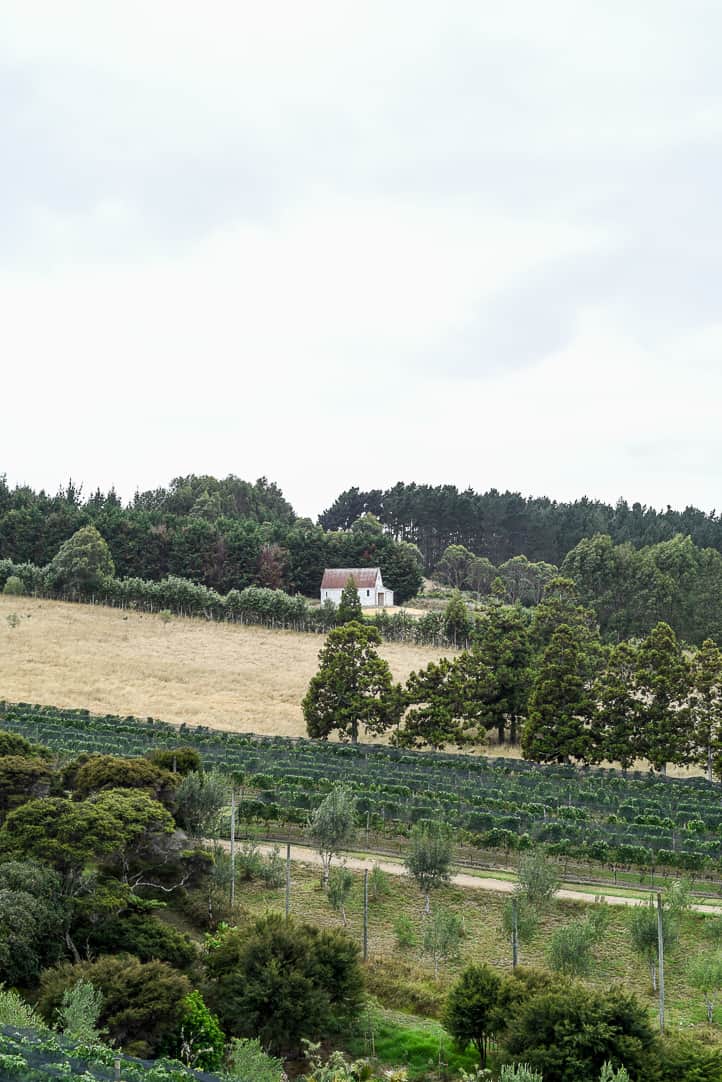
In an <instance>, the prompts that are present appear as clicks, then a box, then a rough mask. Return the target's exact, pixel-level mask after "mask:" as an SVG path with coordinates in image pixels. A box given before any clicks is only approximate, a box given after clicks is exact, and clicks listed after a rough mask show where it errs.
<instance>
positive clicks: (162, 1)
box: [0, 0, 722, 517]
mask: <svg viewBox="0 0 722 1082" xmlns="http://www.w3.org/2000/svg"><path fill="white" fill-rule="evenodd" d="M721 37H722V5H720V4H719V3H718V2H717V0H710V2H706V0H687V2H686V3H685V4H681V3H679V2H678V0H673V2H669V0H649V2H647V0H635V3H633V4H630V3H629V0H621V2H617V0H605V3H604V4H599V3H598V2H596V0H595V2H592V0H569V2H566V0H547V2H545V3H539V0H508V2H507V3H504V4H499V3H498V0H494V2H493V3H492V2H488V0H473V2H469V3H466V2H462V0H445V2H444V3H439V2H438V0H435V2H433V3H430V2H428V0H408V2H407V0H384V2H376V0H364V2H363V3H359V2H358V0H354V2H350V0H304V2H303V3H299V2H298V0H287V2H280V0H276V2H274V0H267V2H266V3H263V4H259V3H257V2H250V0H229V2H225V0H208V2H207V3H205V4H199V3H189V2H184V0H173V2H168V0H153V2H152V3H148V2H147V0H123V3H122V4H121V3H118V2H117V0H87V2H80V0H64V2H63V3H62V4H59V3H57V0H49V2H41V0H4V2H3V3H2V4H1V5H0V364H1V366H2V367H1V369H0V370H1V371H2V376H3V378H2V381H1V383H0V387H2V396H3V399H4V403H3V405H4V408H3V410H2V414H1V415H0V473H2V472H6V473H7V476H8V480H9V481H10V482H12V483H28V484H31V485H33V486H34V487H36V488H39V487H43V488H45V489H46V490H50V491H55V490H56V489H57V488H58V487H59V486H60V485H61V484H62V483H63V482H65V481H67V479H68V478H69V477H72V478H73V479H74V480H75V481H76V482H82V483H83V485H84V489H85V491H86V492H89V491H91V490H93V489H95V488H96V487H98V486H99V487H101V488H102V489H104V490H106V489H108V488H109V487H110V486H111V485H114V486H115V488H116V489H117V491H118V492H119V493H120V494H121V495H122V496H123V497H125V498H130V497H131V496H132V494H133V492H134V491H135V490H136V489H141V490H142V489H147V488H154V487H157V486H158V485H161V484H165V483H167V482H168V481H169V480H170V479H171V478H172V477H175V476H179V475H183V474H187V473H209V474H213V475H215V476H219V477H222V476H225V475H227V474H229V473H234V474H236V475H238V476H240V477H244V478H246V479H248V480H254V479H255V478H257V477H260V476H262V475H264V476H266V477H268V478H269V479H272V480H275V481H276V482H277V483H278V484H279V485H280V486H281V488H282V489H283V491H284V493H285V494H286V496H287V497H288V498H289V499H290V501H291V502H292V503H293V505H294V507H295V509H296V510H297V512H298V513H299V514H302V515H309V516H312V517H315V516H316V515H317V514H318V513H319V512H321V511H322V510H323V509H324V508H325V507H327V506H329V505H330V504H331V503H332V502H333V500H334V498H335V497H336V495H338V493H339V492H341V491H342V490H343V489H346V488H348V487H350V486H352V485H357V486H359V487H361V488H383V487H386V486H389V485H392V484H394V483H395V482H397V481H407V482H410V481H416V482H419V483H421V482H428V483H433V484H439V483H449V484H457V485H459V486H460V487H462V488H465V487H467V486H471V487H473V488H475V489H477V490H479V491H483V490H486V489H488V488H491V487H494V488H498V489H507V488H509V489H512V490H514V491H520V492H522V493H524V494H533V495H547V496H550V497H553V498H557V499H574V498H575V497H580V496H582V495H585V494H586V495H588V496H590V497H594V498H599V499H604V500H607V501H611V502H614V501H616V500H617V499H618V498H620V497H624V498H626V499H628V500H630V501H632V500H639V501H640V502H642V503H646V504H651V505H653V506H657V507H664V506H666V505H667V504H670V505H672V506H673V507H684V506H686V505H688V504H694V505H696V506H698V507H701V508H703V509H705V510H711V509H713V508H719V507H720V505H722V499H720V496H719V492H718V477H719V464H720V462H721V461H722V454H721V452H722V425H721V424H720V420H721V414H722V410H721V406H722V304H721V303H720V282H721V281H722V273H721V272H722V243H721V242H722V200H721V199H720V191H721V190H722V67H721V66H720V64H719V41H720V39H721Z"/></svg>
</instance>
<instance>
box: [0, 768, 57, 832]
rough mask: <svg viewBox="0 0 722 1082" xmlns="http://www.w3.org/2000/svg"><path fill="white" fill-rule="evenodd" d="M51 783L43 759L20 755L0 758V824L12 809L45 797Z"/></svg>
mask: <svg viewBox="0 0 722 1082" xmlns="http://www.w3.org/2000/svg"><path fill="white" fill-rule="evenodd" d="M51 781H52V772H51V770H50V767H49V766H48V764H47V762H46V761H45V760H43V759H29V758H25V757H24V756H20V755H4V756H2V757H0V822H2V820H3V819H4V818H5V816H6V815H7V814H8V812H9V811H10V810H11V809H12V808H17V807H19V806H20V805H21V804H25V803H27V801H29V800H33V799H35V798H37V797H41V796H47V794H48V792H49V790H50V785H51Z"/></svg>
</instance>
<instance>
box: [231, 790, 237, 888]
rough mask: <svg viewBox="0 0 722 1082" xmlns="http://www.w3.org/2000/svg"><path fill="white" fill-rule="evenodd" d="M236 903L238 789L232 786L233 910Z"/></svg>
mask: <svg viewBox="0 0 722 1082" xmlns="http://www.w3.org/2000/svg"><path fill="white" fill-rule="evenodd" d="M235 901H236V787H235V785H231V909H232V908H233V906H234V904H235Z"/></svg>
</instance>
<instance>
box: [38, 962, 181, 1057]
mask: <svg viewBox="0 0 722 1082" xmlns="http://www.w3.org/2000/svg"><path fill="white" fill-rule="evenodd" d="M81 979H85V980H87V981H89V982H90V983H91V984H92V985H93V987H94V988H97V989H98V991H99V992H101V993H102V996H103V1006H102V1010H101V1012H100V1018H99V1022H100V1024H101V1025H102V1026H103V1027H104V1028H105V1029H107V1031H108V1036H109V1037H110V1039H111V1040H113V1041H116V1042H117V1043H118V1044H119V1045H120V1046H121V1047H122V1048H124V1049H125V1050H126V1051H127V1052H129V1053H130V1054H131V1055H139V1056H147V1057H152V1056H155V1055H157V1054H158V1053H159V1052H160V1050H161V1049H162V1048H163V1047H164V1046H166V1045H167V1043H168V1041H169V1040H170V1039H171V1038H172V1035H173V1034H174V1033H177V1032H178V1031H179V1026H180V1016H181V1003H182V1001H183V999H184V997H185V996H187V995H188V994H189V993H190V991H191V986H190V983H189V981H188V978H187V977H185V976H184V975H183V974H181V973H178V972H177V971H176V970H174V969H172V968H171V967H170V966H169V965H167V964H166V963H165V962H155V961H154V962H140V961H139V960H138V959H137V958H133V957H132V956H131V955H117V956H112V957H111V956H108V957H104V958H99V959H98V960H97V961H95V962H78V963H75V964H73V963H70V962H62V963H61V964H60V965H58V966H55V967H54V968H53V969H48V970H45V972H44V973H43V974H42V976H41V980H40V995H39V998H38V1010H39V1011H40V1013H41V1014H42V1016H43V1017H44V1018H45V1019H47V1020H48V1021H49V1022H50V1021H53V1020H54V1018H55V1017H56V1011H57V1010H58V1008H59V1007H61V1005H62V1002H63V994H64V992H65V991H66V989H68V988H71V987H72V986H73V985H75V984H76V983H77V982H78V981H79V980H81Z"/></svg>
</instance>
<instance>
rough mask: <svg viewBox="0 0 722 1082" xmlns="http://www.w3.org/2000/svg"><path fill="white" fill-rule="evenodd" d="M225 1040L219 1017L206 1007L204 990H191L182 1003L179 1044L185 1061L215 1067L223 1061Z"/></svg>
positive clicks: (192, 1064) (212, 1069)
mask: <svg viewBox="0 0 722 1082" xmlns="http://www.w3.org/2000/svg"><path fill="white" fill-rule="evenodd" d="M224 1044H225V1042H224V1039H223V1032H222V1030H221V1027H220V1025H219V1023H218V1019H217V1017H216V1016H215V1014H212V1013H211V1012H210V1011H209V1010H208V1008H207V1007H206V1005H205V1002H204V1000H203V996H202V995H201V993H200V992H198V991H194V992H191V993H189V995H187V996H186V997H185V999H184V1000H183V1002H182V1003H181V1020H180V1036H179V1038H178V1043H177V1046H176V1048H177V1051H178V1052H179V1054H180V1058H181V1060H182V1062H183V1063H185V1064H187V1065H188V1066H189V1067H195V1068H198V1069H199V1070H204V1071H215V1070H217V1069H218V1068H219V1067H221V1066H222V1065H223V1050H224Z"/></svg>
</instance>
